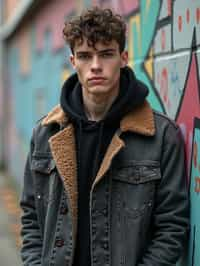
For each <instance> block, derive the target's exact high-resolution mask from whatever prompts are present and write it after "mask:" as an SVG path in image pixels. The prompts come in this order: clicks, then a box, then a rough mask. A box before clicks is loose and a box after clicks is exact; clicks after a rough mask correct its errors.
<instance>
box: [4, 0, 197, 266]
mask: <svg viewBox="0 0 200 266" xmlns="http://www.w3.org/2000/svg"><path fill="white" fill-rule="evenodd" d="M47 2H48V4H46V5H44V6H43V7H42V8H41V9H40V10H39V11H38V12H37V13H34V14H32V16H31V17H30V19H29V20H28V21H27V22H26V23H25V24H23V25H22V27H20V30H18V31H17V32H16V34H14V35H13V36H12V38H11V39H10V40H9V42H7V49H8V53H7V55H8V65H9V67H8V70H7V71H8V82H7V85H6V89H7V90H8V91H9V95H10V105H9V106H10V109H9V110H10V115H9V121H8V123H9V124H8V127H9V130H8V132H9V136H8V143H7V158H8V166H9V170H10V172H11V173H12V175H13V176H15V177H16V178H17V179H18V181H19V182H21V180H22V173H23V166H24V161H25V158H26V154H27V151H28V149H29V139H30V136H31V131H32V128H33V126H34V124H35V122H36V120H37V119H39V117H41V116H42V115H44V114H45V113H46V112H48V111H49V110H50V109H51V107H52V106H53V105H55V104H56V103H57V102H58V100H59V94H60V87H61V84H62V82H63V80H64V79H65V78H66V77H67V76H68V75H69V73H71V71H72V69H71V66H70V65H69V61H68V56H69V50H68V49H67V48H66V47H65V46H64V43H63V40H62V28H63V21H64V19H65V17H67V16H68V15H73V14H76V13H78V12H80V9H81V8H82V7H83V6H88V5H91V4H92V3H91V1H88V0H87V1H86V0H85V1H81V0H80V1H71V0H68V1H64V0H57V1H47ZM93 4H98V5H101V6H111V7H113V8H114V9H115V10H117V11H119V12H120V13H121V14H122V15H123V16H124V17H125V18H126V20H127V25H128V43H127V48H128V51H129V58H130V59H129V65H130V66H131V67H132V68H133V69H134V71H135V73H136V75H137V77H138V78H140V79H142V80H143V81H144V82H145V83H146V84H147V85H148V87H149V89H150V95H149V101H150V102H151V104H152V106H153V107H154V108H155V109H157V110H159V111H161V112H164V113H166V114H167V115H169V116H170V117H171V118H173V119H175V120H176V122H177V123H178V124H179V125H180V127H181V129H182V132H183V135H184V138H185V143H186V152H187V169H188V183H189V184H190V196H191V239H190V243H189V247H190V248H189V259H188V262H187V263H186V265H188V266H192V265H193V266H199V263H200V253H199V252H198V251H199V250H200V212H199V206H200V78H199V77H200V1H198V0H190V1H189V0H174V1H172V0H163V1H162V0H160V1H158V0H146V1H145V0H141V1H136V0H135V1H134V0H112V1H98V0H95V1H94V0H93ZM183 264H184V263H182V264H181V265H183Z"/></svg>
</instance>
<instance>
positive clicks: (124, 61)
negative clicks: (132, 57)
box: [121, 51, 128, 68]
mask: <svg viewBox="0 0 200 266" xmlns="http://www.w3.org/2000/svg"><path fill="white" fill-rule="evenodd" d="M127 64H128V51H123V52H122V53H121V68H123V67H125V66H126V65H127Z"/></svg>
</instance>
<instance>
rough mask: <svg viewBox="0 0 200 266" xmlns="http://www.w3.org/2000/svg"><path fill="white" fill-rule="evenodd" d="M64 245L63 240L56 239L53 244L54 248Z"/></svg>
mask: <svg viewBox="0 0 200 266" xmlns="http://www.w3.org/2000/svg"><path fill="white" fill-rule="evenodd" d="M63 245H64V240H63V239H57V240H56V242H55V246H56V247H62V246H63Z"/></svg>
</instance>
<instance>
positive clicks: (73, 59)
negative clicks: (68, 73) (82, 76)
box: [70, 54, 76, 69]
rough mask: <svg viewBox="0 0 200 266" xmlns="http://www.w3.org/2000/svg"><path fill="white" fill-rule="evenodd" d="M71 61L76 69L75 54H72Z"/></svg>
mask: <svg viewBox="0 0 200 266" xmlns="http://www.w3.org/2000/svg"><path fill="white" fill-rule="evenodd" d="M70 62H71V65H72V67H73V68H74V69H76V64H75V58H74V55H73V54H71V55H70Z"/></svg>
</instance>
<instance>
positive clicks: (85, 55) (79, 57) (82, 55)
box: [77, 54, 91, 60]
mask: <svg viewBox="0 0 200 266" xmlns="http://www.w3.org/2000/svg"><path fill="white" fill-rule="evenodd" d="M77 57H78V59H81V60H88V59H90V58H91V56H90V55H89V54H79V55H78V56H77Z"/></svg>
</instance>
